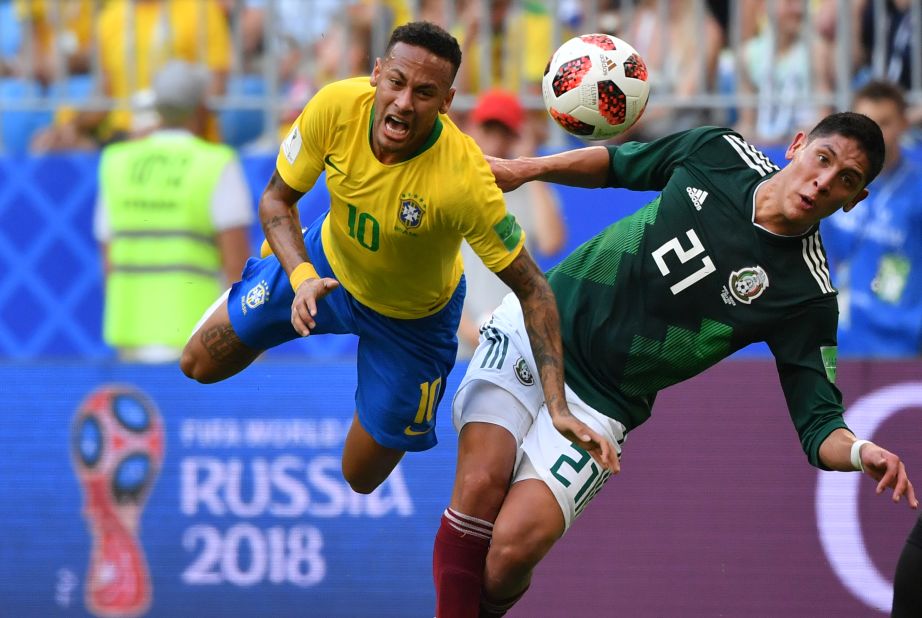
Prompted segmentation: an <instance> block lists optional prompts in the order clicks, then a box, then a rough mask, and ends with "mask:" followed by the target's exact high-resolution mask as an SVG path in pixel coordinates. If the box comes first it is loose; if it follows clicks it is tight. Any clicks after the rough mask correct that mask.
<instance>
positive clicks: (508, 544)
mask: <svg viewBox="0 0 922 618" xmlns="http://www.w3.org/2000/svg"><path fill="white" fill-rule="evenodd" d="M543 555H544V553H543V552H542V551H541V550H540V549H539V548H536V547H534V546H531V545H530V544H529V543H528V542H522V541H521V540H520V539H511V538H507V539H505V540H504V539H502V538H500V539H497V538H496V535H495V534H494V537H493V541H492V543H491V544H490V553H489V557H488V560H489V562H490V567H491V568H490V569H488V570H489V571H491V572H493V573H494V574H500V575H502V576H504V577H512V578H520V577H522V576H523V574H526V573H529V572H531V570H532V569H534V568H535V566H536V565H537V564H538V562H539V561H540V560H541V557H542V556H543Z"/></svg>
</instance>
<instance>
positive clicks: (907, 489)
mask: <svg viewBox="0 0 922 618" xmlns="http://www.w3.org/2000/svg"><path fill="white" fill-rule="evenodd" d="M861 463H862V464H864V471H865V473H866V474H868V475H869V476H870V477H871V478H873V479H874V480H875V481H877V493H878V494H881V493H883V492H884V490H885V489H886V488H887V487H892V488H893V501H894V502H899V501H900V498H902V497H903V496H904V495H905V496H906V502H908V503H909V507H910V508H913V509H916V508H919V501H918V500H916V494H915V492H914V491H913V489H912V483H910V482H909V477H908V476H907V475H906V467H905V466H904V465H903V462H902V461H900V458H899V457H897V456H896V455H894V454H893V453H891V452H890V451H888V450H887V449H885V448H881V447H880V446H877V445H876V444H874V443H873V442H871V443H869V444H865V445H864V446H863V447H861Z"/></svg>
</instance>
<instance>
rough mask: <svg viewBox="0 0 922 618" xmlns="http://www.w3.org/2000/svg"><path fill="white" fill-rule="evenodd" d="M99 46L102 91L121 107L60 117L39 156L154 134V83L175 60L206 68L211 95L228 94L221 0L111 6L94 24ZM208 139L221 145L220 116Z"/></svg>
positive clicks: (134, 0)
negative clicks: (210, 76) (152, 80)
mask: <svg viewBox="0 0 922 618" xmlns="http://www.w3.org/2000/svg"><path fill="white" fill-rule="evenodd" d="M128 24H133V26H134V28H133V29H132V28H130V27H126V25H128ZM96 40H97V42H98V45H99V56H100V68H101V71H100V73H101V76H102V83H101V90H102V92H103V94H104V95H105V96H107V97H110V98H112V99H114V102H115V108H114V109H112V110H111V111H106V110H103V111H99V110H95V111H89V110H87V111H81V112H80V113H77V114H75V115H73V116H71V117H70V118H67V119H63V120H62V119H59V120H58V122H56V123H55V124H54V125H52V126H51V127H49V128H48V129H47V130H45V131H43V132H42V133H41V134H40V135H38V136H37V137H36V139H35V140H34V141H33V144H32V148H33V150H35V151H39V152H41V151H47V150H67V149H71V148H74V147H79V146H81V145H82V146H83V147H87V146H92V145H93V144H94V143H106V142H109V141H114V140H117V139H120V138H124V137H127V136H129V135H132V134H139V133H144V132H147V131H149V130H151V129H152V128H153V127H154V125H155V124H156V113H155V111H154V108H153V94H152V91H151V79H152V77H153V75H154V74H155V73H156V72H157V71H158V70H159V69H160V68H161V67H162V66H163V65H165V64H166V63H167V62H168V61H169V60H186V61H188V62H199V63H201V64H204V65H205V66H207V67H208V68H209V69H210V71H211V74H212V81H211V84H210V85H209V94H210V95H220V94H222V93H223V92H224V90H225V85H226V81H227V73H228V70H229V68H230V61H231V49H230V29H229V27H228V24H227V19H226V17H225V15H224V13H223V12H222V11H221V8H220V6H219V5H218V4H217V2H216V0H195V1H191V0H108V2H107V3H106V5H105V8H104V9H103V11H102V12H101V13H100V15H99V18H98V20H97V23H96ZM205 136H206V137H207V139H209V140H210V141H220V130H219V128H218V123H217V119H216V118H215V117H214V116H211V117H209V119H208V126H207V127H206V131H205Z"/></svg>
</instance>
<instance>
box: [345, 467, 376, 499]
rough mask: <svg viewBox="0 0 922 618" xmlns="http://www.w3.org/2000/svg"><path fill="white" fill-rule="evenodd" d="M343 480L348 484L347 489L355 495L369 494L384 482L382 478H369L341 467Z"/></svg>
mask: <svg viewBox="0 0 922 618" xmlns="http://www.w3.org/2000/svg"><path fill="white" fill-rule="evenodd" d="M343 478H345V479H346V482H347V483H349V487H350V488H351V489H352V491H354V492H355V493H357V494H370V493H371V492H373V491H374V490H376V489H377V488H378V486H379V485H380V484H381V483H383V482H384V479H383V478H380V479H379V478H369V477H368V476H365V475H362V474H359V473H356V472H352V471H349V470H347V468H346V466H343Z"/></svg>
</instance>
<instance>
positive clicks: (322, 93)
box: [275, 86, 339, 193]
mask: <svg viewBox="0 0 922 618" xmlns="http://www.w3.org/2000/svg"><path fill="white" fill-rule="evenodd" d="M335 91H336V88H335V87H330V86H326V87H324V88H321V89H320V90H319V91H318V92H317V93H316V94H315V95H314V96H313V97H311V100H310V101H308V102H307V105H305V106H304V109H303V110H302V111H301V114H300V115H299V116H298V117H297V118H296V119H295V121H294V123H292V125H291V130H290V131H289V132H288V135H287V136H285V139H284V140H283V141H282V145H281V146H280V147H279V154H278V157H276V160H275V167H276V169H277V170H278V173H279V176H281V177H282V180H284V181H285V184H287V185H288V186H289V187H291V188H292V189H294V190H295V191H300V192H302V193H306V192H308V191H310V189H311V187H313V186H314V183H315V182H317V178H319V177H320V174H321V172H323V158H324V156H325V155H326V154H327V150H328V143H329V133H330V130H331V128H332V127H334V126H335V122H336V116H337V115H338V114H337V111H338V109H339V108H338V106H336V105H335V100H333V97H331V94H333V96H335Z"/></svg>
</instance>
